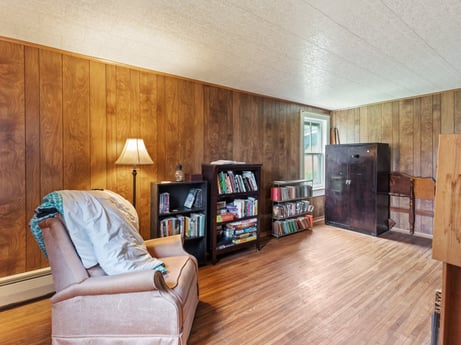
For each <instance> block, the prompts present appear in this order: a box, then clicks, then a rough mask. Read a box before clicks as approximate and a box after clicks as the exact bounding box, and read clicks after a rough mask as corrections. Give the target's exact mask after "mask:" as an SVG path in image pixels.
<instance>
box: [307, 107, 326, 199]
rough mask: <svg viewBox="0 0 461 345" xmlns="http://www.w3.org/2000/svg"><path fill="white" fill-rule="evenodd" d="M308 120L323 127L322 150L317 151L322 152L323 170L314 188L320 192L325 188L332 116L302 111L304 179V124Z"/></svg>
mask: <svg viewBox="0 0 461 345" xmlns="http://www.w3.org/2000/svg"><path fill="white" fill-rule="evenodd" d="M306 122H311V123H316V124H320V128H321V140H322V143H321V148H322V152H319V153H316V154H320V157H321V163H320V165H321V167H320V169H321V171H320V172H319V175H320V178H321V183H314V185H313V190H314V191H317V193H318V192H321V191H324V190H325V146H326V145H328V144H329V143H330V137H329V133H330V116H328V115H321V114H315V113H311V112H309V111H304V110H301V111H300V134H301V135H300V139H301V140H300V141H301V142H300V176H301V177H302V178H303V179H304V176H305V171H304V170H305V167H304V158H305V152H304V144H305V142H304V139H305V138H304V126H305V123H306Z"/></svg>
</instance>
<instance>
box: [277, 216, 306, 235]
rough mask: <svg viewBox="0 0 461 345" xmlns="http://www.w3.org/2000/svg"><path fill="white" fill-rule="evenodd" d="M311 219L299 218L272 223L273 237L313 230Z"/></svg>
mask: <svg viewBox="0 0 461 345" xmlns="http://www.w3.org/2000/svg"><path fill="white" fill-rule="evenodd" d="M312 225H313V224H312V218H311V217H298V218H292V219H287V220H276V221H274V222H273V223H272V235H273V236H275V237H280V236H284V235H288V234H291V233H295V232H298V231H301V230H307V229H312Z"/></svg>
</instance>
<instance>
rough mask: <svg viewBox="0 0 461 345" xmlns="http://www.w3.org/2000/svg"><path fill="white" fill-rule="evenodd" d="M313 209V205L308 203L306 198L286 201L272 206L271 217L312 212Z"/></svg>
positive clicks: (284, 216) (285, 216)
mask: <svg viewBox="0 0 461 345" xmlns="http://www.w3.org/2000/svg"><path fill="white" fill-rule="evenodd" d="M313 209H314V206H313V205H310V203H309V201H308V200H300V201H293V202H286V203H283V204H274V205H273V206H272V217H273V218H287V217H293V216H296V215H298V214H304V213H307V212H312V211H313Z"/></svg>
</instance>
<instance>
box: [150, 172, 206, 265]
mask: <svg viewBox="0 0 461 345" xmlns="http://www.w3.org/2000/svg"><path fill="white" fill-rule="evenodd" d="M190 193H192V194H194V198H193V199H194V200H192V204H188V203H187V202H186V200H187V198H188V196H189V194H190ZM166 195H168V205H165V202H166V201H165V197H166ZM207 195H208V189H207V182H206V181H191V182H162V183H160V182H153V183H151V227H150V229H151V237H152V238H156V237H164V236H169V235H174V234H178V233H180V234H181V235H182V236H183V238H184V248H185V249H186V251H187V252H188V253H190V254H192V255H194V256H195V257H196V258H197V260H198V263H199V265H205V264H206V252H207V248H206V244H207ZM189 200H190V199H189ZM185 204H186V205H188V206H190V207H186V206H185ZM200 215H203V217H202V216H200ZM186 218H189V219H193V221H192V223H193V224H194V226H199V227H200V228H201V229H202V230H201V231H200V228H197V229H196V231H195V230H194V231H190V230H191V229H193V227H191V226H190V225H191V223H190V222H189V221H187V220H186ZM198 218H200V219H198ZM180 219H183V224H185V222H189V227H187V228H186V227H185V226H183V227H182V228H181V227H180V223H181V221H180ZM198 223H199V224H198ZM168 226H170V227H169V229H168V230H169V231H166V230H167V229H166V227H168ZM162 229H163V230H164V231H162ZM187 230H189V231H187Z"/></svg>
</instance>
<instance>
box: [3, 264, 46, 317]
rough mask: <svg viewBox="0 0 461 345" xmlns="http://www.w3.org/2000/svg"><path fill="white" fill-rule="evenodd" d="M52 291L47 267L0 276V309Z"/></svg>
mask: <svg viewBox="0 0 461 345" xmlns="http://www.w3.org/2000/svg"><path fill="white" fill-rule="evenodd" d="M53 292H54V285H53V277H52V276H51V270H50V268H49V267H47V268H42V269H38V270H34V271H30V272H25V273H19V274H15V275H11V276H8V277H3V278H0V309H6V308H10V307H12V306H14V305H17V304H20V303H24V302H27V301H30V300H34V299H37V298H40V297H44V296H47V295H49V294H51V293H53Z"/></svg>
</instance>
